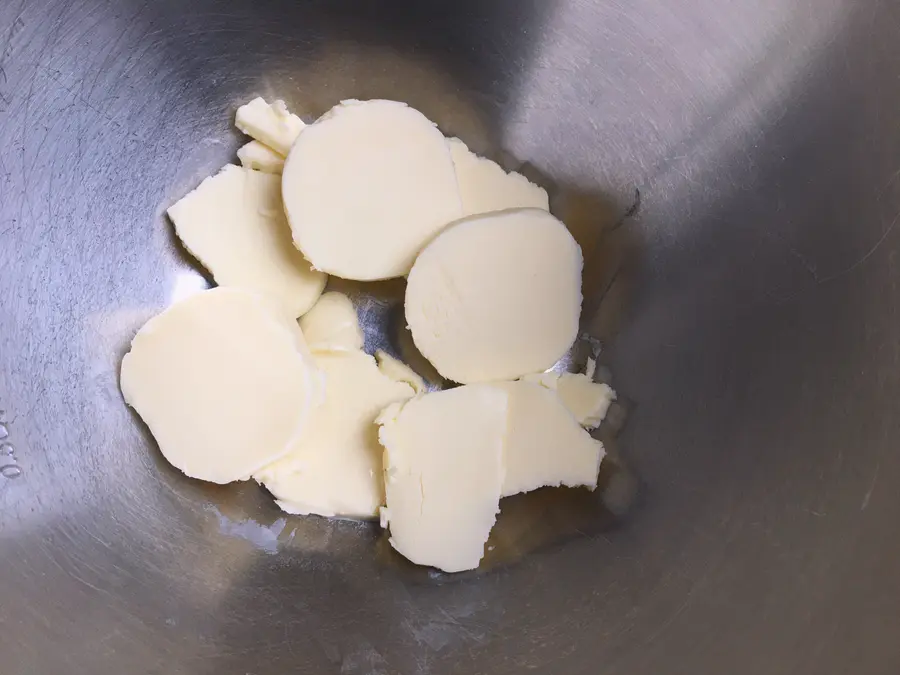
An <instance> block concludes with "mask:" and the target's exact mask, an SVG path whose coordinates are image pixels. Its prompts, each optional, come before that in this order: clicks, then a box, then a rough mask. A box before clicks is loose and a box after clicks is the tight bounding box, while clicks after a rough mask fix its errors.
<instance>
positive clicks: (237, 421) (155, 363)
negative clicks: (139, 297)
mask: <svg viewBox="0 0 900 675" xmlns="http://www.w3.org/2000/svg"><path fill="white" fill-rule="evenodd" d="M121 387H122V394H123V395H124V397H125V401H126V402H127V403H128V405H130V406H131V407H133V408H134V409H135V410H136V411H137V412H138V414H139V415H140V416H141V418H143V420H144V422H146V423H147V426H148V427H149V428H150V431H151V432H152V433H153V436H154V438H156V440H157V442H158V443H159V448H160V450H161V451H162V453H163V455H164V456H165V458H166V459H167V460H168V461H169V462H170V463H171V464H172V465H173V466H175V467H176V468H178V469H180V470H181V471H183V472H184V473H185V474H187V475H188V476H190V477H192V478H199V479H201V480H206V481H210V482H212V483H229V482H231V481H236V480H245V479H247V478H249V477H250V475H251V474H252V473H253V472H255V471H257V470H259V469H260V468H262V467H263V466H265V465H267V464H269V463H271V462H273V461H275V460H277V459H278V458H279V457H282V456H283V455H284V454H286V453H287V452H288V451H289V450H290V449H291V447H292V446H293V444H294V443H295V442H296V441H297V439H299V438H300V437H301V436H302V434H303V432H304V430H305V429H306V427H307V423H308V422H309V419H310V415H311V413H312V411H313V409H314V408H315V407H316V406H317V405H318V403H319V400H320V395H321V379H320V376H319V373H318V371H317V370H316V368H315V365H314V364H313V362H312V359H311V357H310V355H309V353H308V351H307V349H306V345H305V344H304V342H303V334H302V333H301V331H300V329H299V328H298V327H297V323H296V322H295V321H294V320H293V319H292V318H290V317H287V316H285V315H283V314H281V313H280V312H279V311H278V310H277V309H276V308H275V307H273V306H272V305H270V304H269V303H268V302H267V301H265V300H264V299H262V298H261V297H259V296H257V295H254V294H252V293H248V292H246V291H241V290H237V289H231V288H214V289H212V290H209V291H204V292H202V293H198V294H196V295H192V296H190V297H189V298H187V299H186V300H183V301H181V302H179V303H177V304H175V305H173V306H171V307H169V308H168V309H166V310H165V311H164V312H162V313H161V314H159V315H158V316H156V317H154V318H153V319H151V320H150V321H148V322H147V324H146V325H144V327H143V328H141V329H140V330H139V331H138V333H137V335H136V336H135V338H134V340H133V341H132V343H131V349H130V351H129V352H128V353H127V354H126V355H125V358H124V359H123V361H122V372H121Z"/></svg>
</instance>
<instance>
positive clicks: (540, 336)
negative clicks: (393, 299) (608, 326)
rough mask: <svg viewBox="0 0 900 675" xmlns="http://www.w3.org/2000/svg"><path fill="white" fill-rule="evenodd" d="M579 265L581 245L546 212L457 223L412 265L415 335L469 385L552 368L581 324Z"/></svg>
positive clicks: (426, 351) (409, 289)
mask: <svg viewBox="0 0 900 675" xmlns="http://www.w3.org/2000/svg"><path fill="white" fill-rule="evenodd" d="M581 268H582V257H581V248H580V247H579V246H578V244H577V243H576V242H575V240H574V239H573V238H572V235H571V234H570V233H569V231H568V230H567V229H566V227H565V225H563V224H562V223H561V222H560V221H559V220H557V219H556V218H554V217H553V216H552V215H550V214H549V213H547V212H546V211H543V210H540V209H514V210H510V211H501V212H497V213H491V214H485V215H480V216H473V217H471V218H467V219H465V220H462V221H460V222H458V223H455V224H454V225H452V226H450V227H449V228H447V229H446V230H445V231H444V232H442V233H441V234H440V235H438V236H437V237H436V238H435V239H434V241H432V242H431V243H430V244H429V245H428V246H427V247H426V248H425V250H423V251H422V253H421V254H420V255H419V257H418V258H417V259H416V263H415V265H413V268H412V271H411V272H410V274H409V278H408V280H407V286H406V321H407V324H408V325H409V328H410V331H411V333H412V337H413V341H414V342H415V344H416V347H418V349H419V351H420V352H422V354H423V355H424V356H425V358H427V359H428V360H429V361H430V362H431V363H432V364H433V365H434V367H435V368H436V369H437V370H438V372H439V373H440V374H441V375H443V376H444V377H446V378H447V379H449V380H453V381H454V382H460V383H463V384H469V383H473V382H491V381H499V380H513V379H516V378H519V377H521V376H523V375H526V374H529V373H536V372H540V371H543V370H546V369H548V368H550V367H551V366H552V365H553V364H554V363H556V361H558V360H559V358H560V357H561V356H562V355H563V354H565V352H566V351H567V350H568V349H569V348H570V347H571V346H572V343H573V342H574V340H575V337H576V335H577V333H578V322H579V318H580V314H581V300H582V297H581Z"/></svg>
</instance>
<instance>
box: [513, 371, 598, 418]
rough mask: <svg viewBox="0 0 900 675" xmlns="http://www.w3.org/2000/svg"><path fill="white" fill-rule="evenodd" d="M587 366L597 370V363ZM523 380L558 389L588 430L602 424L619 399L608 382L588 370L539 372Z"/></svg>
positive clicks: (563, 400)
mask: <svg viewBox="0 0 900 675" xmlns="http://www.w3.org/2000/svg"><path fill="white" fill-rule="evenodd" d="M588 365H589V368H591V372H593V370H595V369H596V364H595V365H594V366H592V367H591V366H590V362H589V364H588ZM522 379H523V380H524V381H528V382H533V383H536V384H539V385H541V386H543V387H546V388H547V389H552V390H553V391H555V392H556V394H557V395H558V396H559V398H560V400H561V401H562V403H563V405H565V406H566V408H568V410H569V412H571V413H572V415H574V416H575V419H576V420H578V423H579V424H580V425H581V426H583V427H586V428H588V429H596V428H597V427H599V426H600V424H601V422H603V420H604V419H606V414H607V412H609V407H610V406H611V405H612V402H613V401H615V400H616V392H615V391H613V389H612V388H611V387H610V386H609V385H607V384H603V383H602V382H594V380H593V379H592V377H590V376H588V375H587V374H586V373H585V374H582V373H563V374H562V375H560V374H559V373H554V372H550V373H539V374H536V375H526V376H525V377H523V378H522Z"/></svg>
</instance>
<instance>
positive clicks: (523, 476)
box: [496, 382, 605, 497]
mask: <svg viewBox="0 0 900 675" xmlns="http://www.w3.org/2000/svg"><path fill="white" fill-rule="evenodd" d="M496 386H497V387H500V388H502V389H504V390H505V391H506V392H507V393H508V395H509V414H508V418H507V427H506V442H505V446H504V454H503V462H504V467H505V476H504V479H503V488H502V493H501V494H502V496H503V497H508V496H509V495H514V494H516V493H519V492H529V491H531V490H536V489H537V488H540V487H545V486H560V485H565V486H568V487H581V486H584V487H587V488H590V489H591V490H593V489H594V488H596V487H597V474H598V472H599V470H600V462H601V461H602V459H603V457H604V455H605V451H604V449H603V444H602V443H601V442H600V441H598V440H596V439H594V438H591V435H590V434H589V433H588V432H586V431H585V430H584V429H582V428H581V427H580V426H579V424H578V422H577V421H576V420H575V418H574V417H573V416H572V414H571V413H570V412H569V411H568V410H567V409H566V407H565V406H564V405H563V404H562V402H561V401H560V399H559V397H558V396H557V395H556V393H555V392H553V391H551V390H549V389H546V388H545V387H542V386H540V385H537V384H533V383H531V382H509V383H504V384H498V385H496Z"/></svg>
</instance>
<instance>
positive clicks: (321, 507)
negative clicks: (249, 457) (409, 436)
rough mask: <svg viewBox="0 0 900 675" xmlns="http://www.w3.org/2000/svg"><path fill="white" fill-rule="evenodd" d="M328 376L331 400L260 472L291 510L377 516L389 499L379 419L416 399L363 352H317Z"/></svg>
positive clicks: (316, 357)
mask: <svg viewBox="0 0 900 675" xmlns="http://www.w3.org/2000/svg"><path fill="white" fill-rule="evenodd" d="M313 359H314V361H315V364H316V366H317V367H318V368H319V369H320V370H321V371H322V372H323V373H324V374H325V382H326V393H325V402H324V403H323V404H322V406H321V407H320V408H318V409H317V410H316V412H315V415H314V416H313V417H312V419H311V421H310V424H309V426H308V427H307V429H306V432H305V433H304V434H303V436H302V437H301V438H299V439H298V440H297V441H296V442H295V443H294V444H293V446H292V447H291V448H290V452H289V453H288V454H287V455H286V456H285V457H283V458H282V459H280V460H278V461H277V462H274V463H273V464H270V465H268V466H266V467H265V468H264V469H262V470H260V471H258V472H256V473H255V474H254V476H253V477H254V478H255V479H256V480H257V481H258V482H260V483H262V484H263V485H265V486H266V488H267V489H268V490H269V492H271V493H272V494H273V495H274V496H275V498H276V500H277V502H278V505H279V506H280V507H281V508H282V509H283V510H284V511H287V512H288V513H294V514H310V513H314V514H318V515H321V516H345V517H352V518H373V517H376V516H377V515H378V509H379V506H380V505H381V504H383V503H384V483H383V478H382V463H381V460H382V448H381V446H380V445H379V444H378V428H377V427H376V425H375V418H376V417H377V416H378V414H379V413H380V412H381V411H382V410H383V409H384V408H385V407H387V406H388V405H390V404H392V403H395V402H398V401H405V400H407V399H410V398H412V396H413V390H412V388H411V387H409V385H406V384H403V383H398V382H394V381H392V380H390V379H388V378H387V377H385V376H384V375H382V374H381V372H380V371H379V370H378V367H377V366H376V364H375V359H373V358H372V357H371V356H369V355H368V354H364V353H362V352H346V353H319V354H314V356H313Z"/></svg>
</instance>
